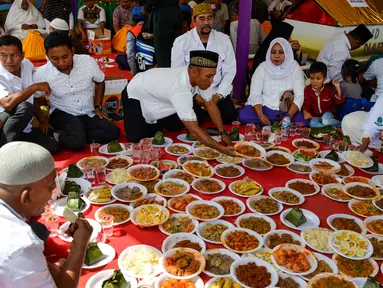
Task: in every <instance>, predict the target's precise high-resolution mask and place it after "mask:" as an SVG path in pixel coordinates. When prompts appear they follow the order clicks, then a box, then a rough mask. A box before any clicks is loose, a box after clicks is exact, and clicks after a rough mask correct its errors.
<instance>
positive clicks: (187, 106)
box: [127, 66, 197, 125]
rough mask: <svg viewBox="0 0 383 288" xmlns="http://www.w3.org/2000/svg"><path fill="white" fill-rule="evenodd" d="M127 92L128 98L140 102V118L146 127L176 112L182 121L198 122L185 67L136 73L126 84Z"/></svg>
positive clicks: (192, 90)
mask: <svg viewBox="0 0 383 288" xmlns="http://www.w3.org/2000/svg"><path fill="white" fill-rule="evenodd" d="M127 92H128V96H129V98H130V99H136V100H139V101H140V104H141V109H142V115H143V116H144V118H145V120H146V122H147V123H149V124H154V123H156V122H157V120H159V119H163V118H165V117H168V116H170V115H173V114H175V113H177V115H178V117H179V118H180V119H181V120H182V121H197V116H196V115H195V113H194V110H193V96H194V88H193V87H192V86H191V84H190V78H189V73H188V66H183V67H180V68H156V69H151V70H148V71H146V72H143V73H138V74H137V75H136V76H134V78H133V79H132V80H131V81H130V82H129V85H128V87H127ZM132 125H134V123H132Z"/></svg>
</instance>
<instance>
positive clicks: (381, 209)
mask: <svg viewBox="0 0 383 288" xmlns="http://www.w3.org/2000/svg"><path fill="white" fill-rule="evenodd" d="M382 198H383V196H380V197H379V198H377V199H374V200H372V204H373V205H374V206H375V207H376V209H379V210H380V211H382V212H383V208H380V207H379V206H378V205H377V204H376V202H378V201H379V200H381V199H382Z"/></svg>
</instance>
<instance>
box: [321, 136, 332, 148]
mask: <svg viewBox="0 0 383 288" xmlns="http://www.w3.org/2000/svg"><path fill="white" fill-rule="evenodd" d="M331 140H332V137H331V136H330V135H327V134H326V135H323V145H324V147H331Z"/></svg>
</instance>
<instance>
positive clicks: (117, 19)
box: [113, 5, 133, 29]
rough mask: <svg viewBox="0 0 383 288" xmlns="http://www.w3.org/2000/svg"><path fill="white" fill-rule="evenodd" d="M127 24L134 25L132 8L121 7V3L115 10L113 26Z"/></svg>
mask: <svg viewBox="0 0 383 288" xmlns="http://www.w3.org/2000/svg"><path fill="white" fill-rule="evenodd" d="M126 24H128V25H132V24H133V20H132V10H131V9H129V10H126V9H124V8H122V7H121V5H119V6H117V8H116V9H114V12H113V26H115V25H118V28H120V29H121V28H122V27H124V26H125V25H126Z"/></svg>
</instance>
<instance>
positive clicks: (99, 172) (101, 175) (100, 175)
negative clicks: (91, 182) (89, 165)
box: [96, 167, 106, 185]
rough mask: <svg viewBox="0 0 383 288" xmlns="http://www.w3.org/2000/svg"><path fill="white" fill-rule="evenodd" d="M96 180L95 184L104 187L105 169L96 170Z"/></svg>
mask: <svg viewBox="0 0 383 288" xmlns="http://www.w3.org/2000/svg"><path fill="white" fill-rule="evenodd" d="M96 178H97V183H98V184H99V185H104V184H105V178H106V169H105V167H100V168H97V170H96Z"/></svg>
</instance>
